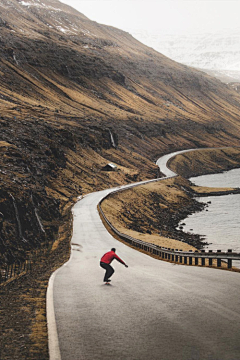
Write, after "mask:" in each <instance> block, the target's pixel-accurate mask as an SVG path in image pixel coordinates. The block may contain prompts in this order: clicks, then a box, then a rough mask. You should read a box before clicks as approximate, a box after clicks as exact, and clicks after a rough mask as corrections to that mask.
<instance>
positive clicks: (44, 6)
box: [19, 1, 61, 11]
mask: <svg viewBox="0 0 240 360" xmlns="http://www.w3.org/2000/svg"><path fill="white" fill-rule="evenodd" d="M19 4H20V5H23V6H34V7H38V8H44V9H49V10H54V11H61V9H58V8H55V7H52V6H49V5H46V4H44V3H41V2H40V1H38V2H34V3H32V2H26V1H20V2H19Z"/></svg>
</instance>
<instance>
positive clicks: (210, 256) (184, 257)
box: [98, 178, 240, 269]
mask: <svg viewBox="0 0 240 360" xmlns="http://www.w3.org/2000/svg"><path fill="white" fill-rule="evenodd" d="M164 179H166V178H161V179H155V181H159V180H164ZM138 185H141V184H134V185H132V186H129V187H127V188H121V189H118V190H114V191H113V192H111V193H109V194H108V195H106V196H105V197H104V198H102V199H101V201H100V202H99V204H98V208H99V212H100V214H101V215H102V217H103V219H104V221H105V222H106V223H107V224H108V226H109V227H110V228H111V230H112V231H113V232H114V233H115V234H116V235H117V236H119V237H120V239H122V240H123V241H125V242H126V243H128V244H130V245H132V246H134V247H136V248H137V249H141V250H144V251H146V252H148V253H150V254H154V255H155V256H157V257H159V258H161V259H162V260H166V261H171V262H175V263H178V264H184V265H196V266H198V265H201V266H207V264H206V259H207V260H208V266H214V265H215V263H216V266H217V268H223V269H232V268H233V266H232V261H233V260H240V253H235V252H233V251H232V250H231V249H229V250H228V251H227V252H224V251H221V250H217V251H213V250H209V251H208V252H207V251H205V250H201V251H200V250H196V251H192V250H189V251H183V250H181V249H180V250H179V249H171V248H165V247H161V246H158V245H155V244H152V243H147V242H145V241H142V240H138V239H135V238H133V237H131V236H129V235H126V234H123V233H121V232H120V231H118V230H117V229H116V228H115V227H114V226H113V225H112V224H111V222H110V221H109V220H108V219H107V217H106V216H105V214H104V212H103V210H102V207H101V204H102V202H103V201H104V200H105V199H106V198H108V197H110V196H111V195H112V194H114V193H117V192H120V191H124V190H127V189H129V188H130V187H135V186H138ZM193 259H194V261H193Z"/></svg>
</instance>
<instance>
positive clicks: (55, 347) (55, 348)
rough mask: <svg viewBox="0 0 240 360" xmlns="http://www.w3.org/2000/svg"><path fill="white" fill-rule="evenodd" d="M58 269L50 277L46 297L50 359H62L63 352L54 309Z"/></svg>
mask: <svg viewBox="0 0 240 360" xmlns="http://www.w3.org/2000/svg"><path fill="white" fill-rule="evenodd" d="M58 270H59V269H58ZM58 270H56V271H55V272H54V273H52V275H51V277H50V279H49V282H48V288H47V299H46V313H47V328H48V351H49V359H50V360H61V353H60V348H59V341H58V333H57V324H56V318H55V311H54V302H53V283H54V279H55V276H56V273H57V272H58Z"/></svg>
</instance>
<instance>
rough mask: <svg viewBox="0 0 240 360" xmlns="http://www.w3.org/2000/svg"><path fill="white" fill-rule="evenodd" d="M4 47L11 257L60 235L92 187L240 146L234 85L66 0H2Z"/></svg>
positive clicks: (1, 102)
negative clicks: (111, 167) (186, 151)
mask: <svg viewBox="0 0 240 360" xmlns="http://www.w3.org/2000/svg"><path fill="white" fill-rule="evenodd" d="M0 48H1V52H0V109H1V114H0V126H1V133H0V152H1V157H0V170H1V178H0V181H1V189H0V212H1V213H2V215H1V219H3V222H2V230H1V237H0V252H1V254H0V260H1V261H2V262H11V261H14V259H15V258H18V257H21V258H24V257H25V256H26V253H27V252H28V251H31V250H32V249H33V248H34V247H39V246H41V244H42V243H43V242H46V241H50V239H58V237H59V236H60V235H59V234H60V233H59V229H60V228H61V229H62V228H64V226H65V224H66V223H67V222H68V220H69V219H70V215H71V214H70V205H71V204H72V203H73V202H74V201H75V200H76V198H77V196H78V195H79V194H81V193H87V192H89V191H93V190H98V189H102V188H104V187H107V186H112V185H117V184H121V183H124V182H125V183H126V182H130V181H134V180H137V179H143V178H150V177H153V176H156V174H157V169H156V166H155V165H154V162H153V161H154V160H156V158H157V157H158V156H160V155H162V154H163V153H167V152H171V151H173V150H178V149H183V148H193V147H207V146H223V145H233V146H234V145H239V140H240V135H239V134H240V132H239V128H240V119H239V112H240V95H239V94H238V92H237V91H236V90H235V89H234V88H232V87H231V86H228V85H225V84H223V83H221V82H220V81H218V80H216V79H215V78H213V77H211V76H209V75H207V74H205V73H203V72H201V71H198V70H194V69H193V68H190V67H187V66H186V65H182V64H180V63H177V62H175V61H173V60H170V59H169V58H167V57H166V56H164V55H162V54H160V53H158V52H157V51H155V50H153V49H151V48H149V47H147V46H145V45H143V44H141V43H140V42H139V41H137V40H136V39H134V38H133V37H132V36H131V35H130V34H128V33H126V32H123V31H121V30H118V29H116V28H113V27H109V26H104V25H100V24H98V23H96V22H93V21H90V20H89V19H88V18H87V17H85V16H84V15H83V14H80V13H79V12H77V11H76V10H74V9H72V8H71V7H69V6H67V5H64V4H62V3H61V2H59V1H57V0H41V1H39V0H35V1H33V0H26V1H18V0H1V2H0ZM109 162H111V163H114V164H117V166H118V169H119V171H116V172H114V173H111V174H107V173H105V172H104V173H102V172H101V168H102V167H103V166H105V165H106V164H107V163H109ZM16 209H18V212H19V214H17V210H16ZM18 218H19V219H18Z"/></svg>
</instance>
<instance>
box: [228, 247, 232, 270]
mask: <svg viewBox="0 0 240 360" xmlns="http://www.w3.org/2000/svg"><path fill="white" fill-rule="evenodd" d="M228 253H232V249H228ZM231 268H232V259H228V269H231Z"/></svg>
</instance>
